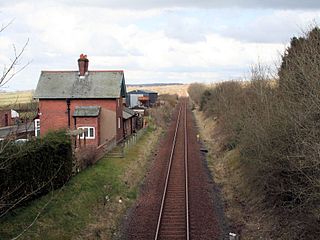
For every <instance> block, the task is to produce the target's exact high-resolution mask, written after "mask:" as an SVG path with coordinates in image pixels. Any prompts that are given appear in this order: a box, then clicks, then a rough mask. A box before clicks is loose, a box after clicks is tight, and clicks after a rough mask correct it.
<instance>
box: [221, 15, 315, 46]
mask: <svg viewBox="0 0 320 240" xmlns="http://www.w3.org/2000/svg"><path fill="white" fill-rule="evenodd" d="M319 20H320V11H307V12H304V11H301V10H300V11H292V10H290V11H283V10H281V11H280V10H279V11H273V12H272V13H270V14H267V15H263V16H259V17H257V18H255V19H252V20H251V21H250V22H248V23H247V24H237V23H235V25H230V26H227V27H225V28H224V29H222V30H221V31H220V33H221V34H222V35H223V36H227V37H232V38H234V39H238V40H242V41H246V42H256V43H285V42H288V40H289V39H290V38H292V37H293V35H301V32H302V31H304V30H307V29H308V28H309V27H310V26H312V25H314V24H315V23H316V22H318V21H319Z"/></svg>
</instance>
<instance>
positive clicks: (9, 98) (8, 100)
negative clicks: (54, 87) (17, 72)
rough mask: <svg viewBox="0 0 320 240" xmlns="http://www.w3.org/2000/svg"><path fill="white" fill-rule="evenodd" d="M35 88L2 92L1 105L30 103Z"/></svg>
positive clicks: (0, 95) (0, 96)
mask: <svg viewBox="0 0 320 240" xmlns="http://www.w3.org/2000/svg"><path fill="white" fill-rule="evenodd" d="M33 93H34V90H27V91H17V92H0V107H1V106H2V107H3V106H12V105H17V104H20V103H28V102H30V101H31V100H32V97H33Z"/></svg>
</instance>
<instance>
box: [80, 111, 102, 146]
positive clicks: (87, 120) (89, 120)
mask: <svg viewBox="0 0 320 240" xmlns="http://www.w3.org/2000/svg"><path fill="white" fill-rule="evenodd" d="M79 127H94V128H95V139H88V138H87V139H86V144H87V145H95V146H99V145H100V138H99V136H100V125H99V118H97V117H77V128H79ZM80 141H81V144H82V143H83V142H84V140H83V139H81V140H80Z"/></svg>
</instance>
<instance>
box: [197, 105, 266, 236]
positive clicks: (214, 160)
mask: <svg viewBox="0 0 320 240" xmlns="http://www.w3.org/2000/svg"><path fill="white" fill-rule="evenodd" d="M194 113H195V116H196V120H197V124H198V126H199V129H200V138H201V140H202V141H203V142H204V143H205V145H206V147H207V149H208V151H209V153H208V157H207V161H208V167H209V169H210V171H211V173H212V176H213V180H214V182H215V183H216V184H217V185H219V186H220V187H221V192H222V197H223V201H224V206H225V214H226V216H227V218H228V221H229V223H230V231H233V232H237V233H238V234H240V235H241V239H257V238H259V237H260V239H270V232H271V231H272V226H271V223H272V220H271V219H269V217H268V216H267V215H266V214H265V213H264V212H263V211H261V209H257V208H256V204H255V200H254V199H257V196H252V193H250V192H249V191H248V188H247V187H246V186H245V185H244V183H245V181H243V174H242V172H243V169H242V168H243V166H242V165H241V163H240V161H239V150H238V149H237V148H235V149H233V150H231V151H225V150H224V146H223V142H224V138H225V137H224V136H223V134H222V132H221V131H220V130H219V126H218V123H217V121H213V120H212V119H210V118H206V117H205V116H204V114H203V113H202V112H199V111H197V110H195V111H194ZM248 199H250V202H247V201H248ZM257 233H258V234H257Z"/></svg>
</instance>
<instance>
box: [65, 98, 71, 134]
mask: <svg viewBox="0 0 320 240" xmlns="http://www.w3.org/2000/svg"><path fill="white" fill-rule="evenodd" d="M66 102H67V113H68V128H69V129H70V102H71V101H70V98H67V99H66Z"/></svg>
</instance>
